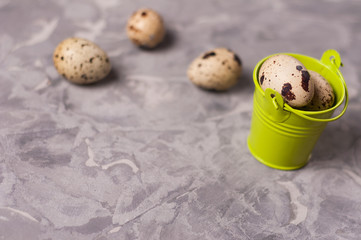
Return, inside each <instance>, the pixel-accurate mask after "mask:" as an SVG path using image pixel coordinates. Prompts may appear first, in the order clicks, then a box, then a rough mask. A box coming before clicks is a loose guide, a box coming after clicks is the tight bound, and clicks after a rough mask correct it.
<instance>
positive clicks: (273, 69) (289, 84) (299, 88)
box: [258, 54, 314, 108]
mask: <svg viewBox="0 0 361 240" xmlns="http://www.w3.org/2000/svg"><path fill="white" fill-rule="evenodd" d="M258 80H259V84H260V86H261V88H262V89H263V90H266V89H267V88H271V89H273V90H275V91H277V92H278V93H280V94H281V95H282V97H283V99H284V100H285V102H286V103H288V104H289V105H290V106H292V107H296V108H298V107H304V106H306V105H307V104H308V103H310V102H311V100H312V98H313V94H314V83H313V81H312V80H311V79H310V74H309V72H308V71H307V69H306V68H305V66H304V65H303V64H302V63H301V62H300V61H299V60H297V59H296V58H294V57H292V56H289V55H285V54H278V55H274V56H271V57H270V58H268V59H267V60H266V61H265V62H264V63H263V64H262V66H261V68H260V70H259V72H258Z"/></svg>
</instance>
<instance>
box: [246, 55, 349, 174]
mask: <svg viewBox="0 0 361 240" xmlns="http://www.w3.org/2000/svg"><path fill="white" fill-rule="evenodd" d="M282 54H287V55H290V56H293V57H295V58H296V59H298V60H299V61H300V62H302V63H303V65H304V66H305V67H306V68H307V69H309V70H313V71H315V72H318V73H319V74H321V75H322V76H323V77H324V78H325V79H327V81H328V82H329V83H330V85H331V86H332V88H333V90H334V93H335V103H334V106H333V107H332V108H329V109H326V110H323V111H303V110H298V109H294V108H292V107H290V106H289V105H288V104H287V103H285V102H284V100H283V98H282V96H281V95H280V94H279V93H278V92H276V91H274V90H272V89H266V91H263V90H262V88H261V87H260V85H259V83H258V72H259V69H260V67H261V65H262V63H263V62H264V61H265V60H266V59H268V58H269V57H271V56H273V55H271V56H268V57H266V58H264V59H262V60H261V61H260V62H259V63H258V64H257V65H256V67H255V69H254V72H253V81H254V84H255V91H254V95H253V114H252V123H251V130H250V134H249V136H248V141H247V143H248V148H249V150H250V152H251V153H252V154H253V156H254V157H255V158H256V159H257V160H258V161H260V162H261V163H263V164H265V165H267V166H269V167H272V168H276V169H281V170H294V169H298V168H301V167H303V166H304V165H306V164H307V162H308V160H309V159H310V157H311V152H312V150H313V148H314V146H315V144H316V142H317V140H318V139H319V137H320V135H321V133H322V131H323V130H324V128H325V127H326V125H327V123H328V122H330V121H335V120H337V119H339V118H340V117H341V116H342V115H343V114H344V113H345V111H346V108H347V105H348V93H347V87H346V83H345V81H344V79H343V76H342V74H341V72H340V71H339V67H340V66H341V58H340V55H339V54H338V52H337V51H335V50H327V51H326V52H324V53H323V55H322V58H321V60H318V59H314V58H311V57H308V56H304V55H300V54H292V53H282ZM275 55H276V54H275ZM343 101H345V104H344V107H343V109H342V111H341V112H340V114H339V115H337V116H336V117H332V114H333V113H334V111H335V110H336V109H337V108H338V107H339V106H340V105H341V104H342V102H343Z"/></svg>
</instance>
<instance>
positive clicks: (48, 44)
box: [0, 0, 361, 240]
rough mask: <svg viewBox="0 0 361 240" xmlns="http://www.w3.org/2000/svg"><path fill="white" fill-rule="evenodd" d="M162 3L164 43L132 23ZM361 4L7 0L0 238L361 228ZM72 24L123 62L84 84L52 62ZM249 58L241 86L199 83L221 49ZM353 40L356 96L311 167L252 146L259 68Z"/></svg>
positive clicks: (284, 233) (347, 55) (332, 234)
mask: <svg viewBox="0 0 361 240" xmlns="http://www.w3.org/2000/svg"><path fill="white" fill-rule="evenodd" d="M143 6H147V7H151V8H153V9H155V10H157V11H158V12H160V13H161V15H162V16H163V18H164V20H165V23H166V26H167V29H168V35H167V38H166V41H165V42H164V43H163V44H162V45H161V46H160V47H159V48H157V49H155V50H153V51H146V50H142V49H139V48H137V47H135V46H134V45H132V43H131V42H130V41H129V40H128V39H127V37H126V33H125V29H124V28H125V24H126V21H127V18H128V17H129V16H130V15H131V13H132V12H133V11H134V10H136V9H137V8H139V7H143ZM360 12H361V1H355V0H333V1H331V0H329V1H325V0H323V1H321V0H320V1H287V0H277V1H261V0H255V1H237V0H229V1H222V0H209V1H201V0H185V1H167V0H152V1H138V0H136V1H133V0H126V1H116V0H92V1H85V0H75V1H70V0H51V1H44V0H33V1H26V0H0V239H6V240H9V239H10V240H12V239H79V240H83V239H99V240H100V239H101V240H103V239H104V240H105V239H125V240H128V239H162V240H177V239H182V240H184V239H197V240H199V239H269V240H270V239H327V240H332V239H359V238H360V236H361V227H360V226H361V218H360V216H361V125H360V122H361V98H360V93H361V84H360V76H361V68H360V62H361V57H360V56H361V44H360V42H361V15H360ZM70 36H78V37H84V38H87V39H89V40H92V41H94V42H96V43H97V44H98V45H99V46H101V47H102V48H103V49H104V50H105V51H106V52H107V53H108V54H109V57H110V60H111V63H112V65H113V71H112V73H111V75H110V77H109V78H107V79H106V80H105V81H104V82H101V83H99V84H95V85H91V86H77V85H74V84H71V83H69V82H67V81H65V80H64V79H62V78H61V77H60V76H59V75H58V74H57V72H56V71H55V69H54V67H53V64H52V59H51V57H52V52H53V50H54V48H55V46H56V45H57V44H58V43H59V42H60V41H61V40H63V39H65V38H67V37H70ZM221 46H224V47H228V48H230V49H232V50H233V51H235V52H236V53H237V54H238V55H239V56H240V57H241V59H242V61H243V63H244V72H243V75H242V77H241V79H240V82H239V84H238V85H237V86H236V87H234V88H233V89H231V90H230V91H228V92H224V93H214V92H209V91H204V90H201V89H199V88H197V87H195V86H194V85H192V84H191V83H190V82H189V80H188V79H187V77H186V74H185V73H186V69H187V67H188V64H189V63H190V62H191V60H193V59H194V58H195V57H196V56H198V55H199V54H200V53H202V52H204V51H207V50H210V49H212V48H214V47H221ZM331 48H332V49H336V50H337V51H339V53H340V54H341V57H342V61H343V63H344V67H343V68H342V73H343V75H344V77H345V79H346V82H347V85H348V87H349V93H350V104H349V108H348V110H347V112H346V114H345V116H344V117H342V118H341V119H340V120H338V121H336V122H334V123H330V124H329V125H328V126H327V128H326V129H325V131H324V133H323V135H322V136H321V138H320V140H319V142H318V144H317V146H316V147H315V149H314V152H313V156H312V158H311V159H310V162H309V164H308V165H307V166H306V167H305V168H303V169H300V170H298V171H290V172H285V171H279V170H275V169H271V168H268V167H266V166H264V165H262V164H261V163H259V162H258V161H257V160H255V159H254V158H253V157H252V155H251V154H250V153H249V151H248V149H247V144H246V139H247V135H248V133H249V128H250V122H251V115H252V95H253V89H254V87H253V83H252V71H253V68H254V66H255V65H256V64H257V62H258V61H259V60H260V59H262V58H263V57H265V56H267V55H269V54H272V53H277V52H296V53H301V54H305V55H309V56H312V57H315V58H320V57H321V55H322V53H323V52H324V51H325V50H327V49H331Z"/></svg>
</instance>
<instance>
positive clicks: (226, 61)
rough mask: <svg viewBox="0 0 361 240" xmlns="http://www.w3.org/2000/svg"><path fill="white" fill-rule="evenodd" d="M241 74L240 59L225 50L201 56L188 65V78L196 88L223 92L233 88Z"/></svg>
mask: <svg viewBox="0 0 361 240" xmlns="http://www.w3.org/2000/svg"><path fill="white" fill-rule="evenodd" d="M241 72H242V62H241V60H240V58H239V57H238V56H237V54H235V53H234V52H232V51H231V50H229V49H227V48H215V49H213V50H211V51H208V52H206V53H203V54H201V55H200V56H198V57H197V58H196V59H194V60H193V62H192V63H191V64H190V65H189V67H188V71H187V75H188V78H189V79H190V80H191V81H192V82H193V83H194V84H195V85H197V86H199V87H202V88H205V89H209V90H217V91H223V90H227V89H229V88H230V87H232V86H234V85H235V84H236V83H237V81H238V79H239V77H240V75H241Z"/></svg>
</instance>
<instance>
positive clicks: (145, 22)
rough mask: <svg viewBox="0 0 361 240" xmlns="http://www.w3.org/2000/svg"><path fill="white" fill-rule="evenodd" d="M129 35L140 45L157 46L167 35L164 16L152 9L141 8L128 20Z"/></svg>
mask: <svg viewBox="0 0 361 240" xmlns="http://www.w3.org/2000/svg"><path fill="white" fill-rule="evenodd" d="M127 35H128V37H129V39H130V40H131V41H132V42H133V43H134V44H136V45H138V46H141V47H146V48H154V47H156V46H157V45H158V44H159V43H160V42H161V41H162V40H163V38H164V35H165V28H164V25H163V20H162V17H161V16H160V15H159V14H158V13H157V12H156V11H154V10H152V9H149V8H142V9H139V10H138V11H136V12H135V13H133V15H132V16H131V17H130V18H129V20H128V23H127Z"/></svg>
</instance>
